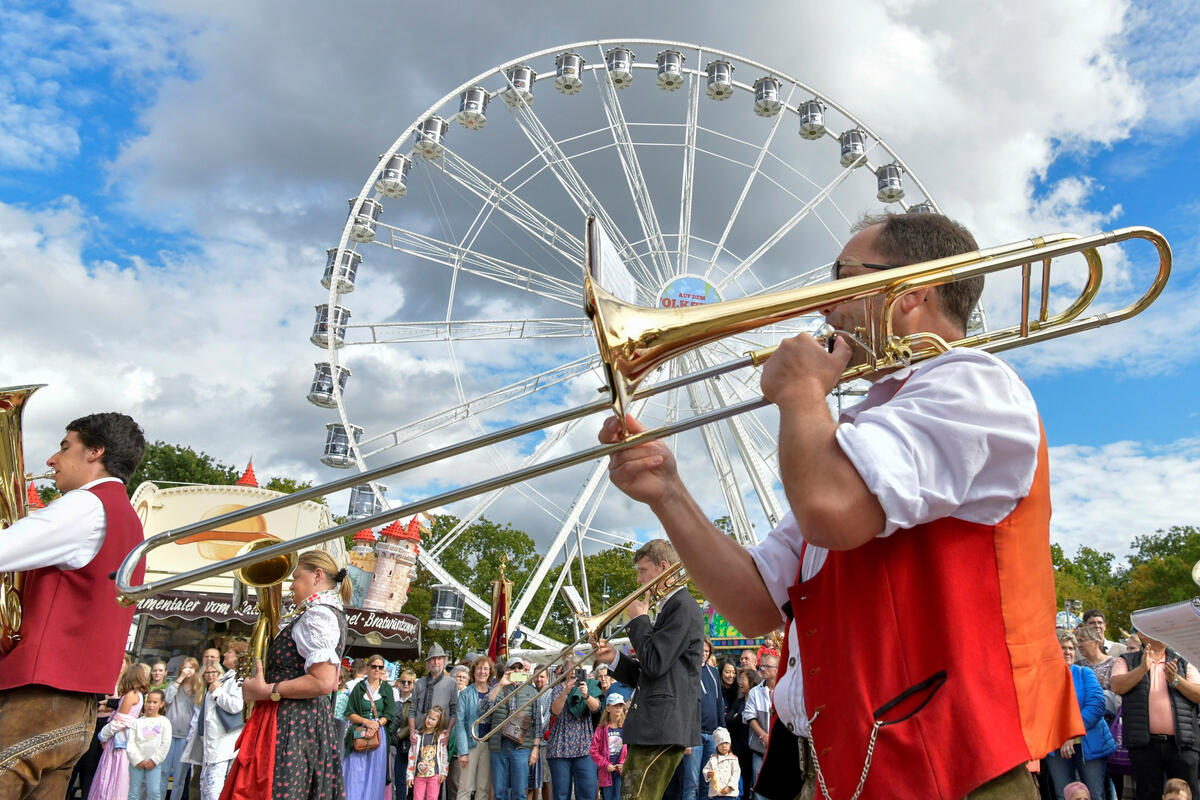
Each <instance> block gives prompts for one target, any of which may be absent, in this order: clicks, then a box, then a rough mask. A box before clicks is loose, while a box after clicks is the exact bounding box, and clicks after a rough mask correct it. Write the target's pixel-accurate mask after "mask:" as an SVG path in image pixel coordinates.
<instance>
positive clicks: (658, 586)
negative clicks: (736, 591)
mask: <svg viewBox="0 0 1200 800" xmlns="http://www.w3.org/2000/svg"><path fill="white" fill-rule="evenodd" d="M687 581H688V577H687V570H686V568H685V567H684V566H683V562H682V561H676V562H675V563H674V564H672V565H671V566H669V567H667V568H666V569H665V570H663V572H662V573H661V574H660V575H659V576H658V577H656V578H654V579H653V580H652V581H650V582H649V583H647V584H645V585H644V586H639V587H638V588H637V589H635V590H634V591H632V592H630V593H629V594H628V595H626V596H625V597H623V598H621V599H620V600H618V601H617V602H616V603H615V604H613V605H612V606H610V607H609V608H608V609H606V610H604V611H602V612H600V613H599V614H594V615H592V616H583V614H582V613H581V612H582V610H583V609H582V608H581V607H580V605H579V601H578V599H577V598H572V597H571V596H570V595H567V597H568V605H570V606H571V610H572V611H573V612H574V613H575V614H576V619H577V621H578V622H579V626H580V628H582V630H583V633H582V634H580V636H579V637H578V638H576V639H575V641H573V642H571V643H570V644H569V645H567V646H566V647H564V648H563V649H562V650H560V651H558V655H556V656H554V658H552V659H550V660H549V661H547V662H546V663H545V664H544V665H543V666H541V667H539V668H538V670H537V672H535V673H533V674H532V675H530V676H529V680H530V681H534V680H536V679H537V677H538V676H539V675H541V674H542V673H543V672H549V671H550V669H551V668H552V667H553V666H554V665H556V664H559V663H562V662H564V661H565V660H566V659H567V657H568V656H570V655H571V654H572V653H573V652H574V651H575V648H576V647H578V646H579V645H581V644H583V643H585V642H590V643H591V644H593V645H595V644H596V641H597V639H598V638H599V636H600V634H601V632H602V631H603V630H604V629H605V628H606V627H608V626H609V625H610V624H611V623H612V622H613V620H615V619H616V618H617V617H619V616H621V614H623V613H624V612H625V609H627V608H629V604H630V603H632V602H633V601H634V600H637V599H638V598H639V597H646V599H647V603H648V604H649V605H651V606H656V605H658V604H659V603H661V602H662V601H663V600H664V599H666V597H667V595H669V594H671V593H672V592H674V591H675V590H676V589H679V588H680V587H682V586H684V585H685V584H687ZM631 621H632V620H631ZM628 625H629V623H625V625H623V626H622V627H621V628H620V630H624V629H625V627H628ZM570 676H571V673H570V672H569V671H567V670H563V671H562V674H560V675H558V676H556V677H555V678H554V680H552V681H548V682H547V683H546V685H545V686H543V687H542V688H541V689H539V690H538V693H537V694H535V695H534V696H533V697H531V698H529V699H528V700H526V701H525V702H524V703H522V704H521V705H519V706H517V707H516V708H515V709H513V710H512V711H511V712H509V714H508V716H507V717H505V718H504V719H503V720H501V721H500V722H498V723H497V724H495V725H493V726H492V728H491V730H489V731H488V732H487V733H485V734H483V735H482V736H480V735H479V734H478V733H476V732H475V727H476V726H477V725H478V724H479V723H480V721H481V720H479V719H477V720H475V721H474V722H473V723H471V738H472V739H474V740H475V741H477V742H486V741H487V740H488V739H490V738H492V737H493V736H495V735H496V733H498V732H499V731H500V730H501V729H502V728H503V727H504V726H505V725H507V724H508V723H509V722H510V721H512V720H513V719H515V718H516V717H517V716H518V715H519V714H521V713H522V712H524V711H525V709H527V708H529V707H530V706H531V705H533V704H534V703H535V702H537V699H538V698H539V697H541V696H542V695H544V694H545V693H546V692H549V691H551V690H552V689H553V688H554V687H555V686H558V685H559V684H560V683H562V682H563V681H565V680H566V679H567V678H569V677H570ZM513 691H515V690H513Z"/></svg>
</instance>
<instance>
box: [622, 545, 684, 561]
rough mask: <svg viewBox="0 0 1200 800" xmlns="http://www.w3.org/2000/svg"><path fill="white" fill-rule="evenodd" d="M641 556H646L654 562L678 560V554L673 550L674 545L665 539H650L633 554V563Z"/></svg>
mask: <svg viewBox="0 0 1200 800" xmlns="http://www.w3.org/2000/svg"><path fill="white" fill-rule="evenodd" d="M643 558H648V559H650V560H651V561H652V562H654V563H655V564H661V563H662V562H664V561H665V562H667V563H668V564H674V563H675V562H676V561H678V560H679V554H678V553H676V552H675V547H674V545H672V544H671V543H670V542H668V541H667V540H666V539H651V540H650V541H648V542H646V543H645V544H644V545H642V546H641V547H639V548H638V551H637V552H636V553H634V554H633V563H634V564H636V563H637V562H639V561H641V560H642V559H643Z"/></svg>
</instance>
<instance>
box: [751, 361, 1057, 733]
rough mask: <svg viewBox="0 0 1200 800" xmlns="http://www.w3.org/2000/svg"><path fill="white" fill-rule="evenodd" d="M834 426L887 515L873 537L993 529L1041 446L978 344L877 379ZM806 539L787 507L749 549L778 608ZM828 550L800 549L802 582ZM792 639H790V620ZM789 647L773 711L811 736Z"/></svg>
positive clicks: (1015, 382)
mask: <svg viewBox="0 0 1200 800" xmlns="http://www.w3.org/2000/svg"><path fill="white" fill-rule="evenodd" d="M840 423H841V424H839V425H838V428H837V434H836V435H837V441H838V444H839V445H840V446H841V448H842V451H843V452H845V454H846V456H847V457H848V458H849V459H850V461H851V462H852V463H853V464H854V467H855V469H856V470H857V471H858V474H859V475H860V476H861V477H862V479H863V481H864V482H865V483H866V485H867V488H868V489H870V490H871V493H872V494H874V495H875V497H876V498H877V499H878V500H879V504H880V506H882V508H883V511H884V514H885V516H886V519H887V521H886V523H885V525H884V528H883V530H882V531H880V532H879V536H891V535H892V534H893V533H895V532H896V531H897V530H900V529H902V528H912V527H914V526H916V525H921V524H923V523H926V522H932V521H933V520H936V519H942V518H944V517H955V518H957V519H962V520H965V521H968V522H976V523H980V524H984V525H993V524H995V523H997V522H1000V521H1001V520H1003V519H1004V518H1005V517H1007V516H1008V515H1009V514H1010V513H1012V511H1013V509H1014V508H1016V505H1017V503H1018V502H1019V501H1020V500H1021V499H1022V498H1024V497H1025V495H1027V494H1028V493H1029V489H1030V487H1031V486H1032V484H1033V475H1034V471H1035V470H1036V468H1037V454H1038V447H1039V445H1040V443H1041V424H1040V421H1039V419H1038V414H1037V407H1036V406H1035V405H1034V402H1033V396H1032V395H1031V394H1030V393H1029V389H1028V388H1027V387H1026V386H1025V384H1024V383H1022V382H1021V380H1020V379H1019V378H1018V377H1017V375H1016V373H1014V372H1013V371H1012V369H1011V368H1009V367H1008V365H1006V364H1005V363H1004V362H1003V361H1001V360H1000V359H998V358H996V357H995V356H993V355H990V354H988V353H984V352H981V351H979V350H971V349H966V348H964V349H958V350H951V351H950V352H948V353H945V354H943V355H940V356H937V357H936V358H932V359H929V360H927V361H922V362H920V363H918V364H915V365H913V366H911V367H907V368H905V369H902V370H898V371H897V372H894V373H892V374H890V375H887V376H884V377H883V378H880V379H879V380H878V381H876V382H875V383H874V384H873V385H872V386H871V388H870V389H869V390H868V392H867V395H866V397H865V398H863V401H862V402H861V403H859V404H857V405H855V406H854V407H852V408H850V409H848V410H846V411H845V412H844V413H843V414H842V418H841V420H840ZM901 535H905V534H904V533H901ZM803 541H804V537H803V534H802V533H801V532H800V528H799V526H798V525H797V524H796V518H795V516H793V515H792V514H791V512H789V513H788V514H787V515H786V516H784V518H783V519H782V520H781V521H780V523H779V525H778V526H777V527H776V528H775V529H774V530H773V531H771V532H770V533H769V534H768V535H767V538H766V539H764V540H763V541H762V542H760V543H759V544H757V545H755V546H753V547H750V548H749V551H750V555H751V557H752V558H753V559H754V563H755V566H756V567H757V568H758V572H759V574H760V575H761V576H762V579H763V582H764V583H765V584H766V586H767V590H768V591H769V592H770V594H771V599H772V600H774V601H775V604H776V605H777V606H779V607H780V608H781V609H782V607H783V605H784V604H785V603H787V601H788V596H787V590H788V588H790V587H791V586H793V585H795V583H796V574H797V572H798V571H799V570H800V554H801V549H802V548H801V545H802V544H803ZM827 552H828V551H826V550H825V549H823V548H820V547H817V546H814V545H811V544H810V545H809V546H808V547H807V548H804V569H803V572H802V573H801V580H802V581H806V580H809V579H811V578H812V577H813V576H815V575H816V574H817V573H818V572H820V570H821V567H823V566H824V564H825V558H826V554H827ZM781 616H782V612H781ZM788 641H789V642H795V641H796V626H795V624H794V623H793V624H792V625H790V626H789V628H788ZM789 651H790V652H789V659H788V663H787V671H786V672H785V674H784V675H783V677H781V678H780V679H779V684H778V685H777V686H776V687H775V709H776V712H777V713H778V714H779V718H780V719H781V720H782V721H783V722H784V723H785V724H787V725H788V727H789V729H791V730H792V732H793V733H795V734H797V735H800V736H807V735H808V732H809V726H808V722H809V720H808V717H807V715H806V713H805V710H804V683H803V678H802V674H801V670H800V669H798V668H797V666H796V663H797V661H798V658H799V653H797V652H795V651H794V650H792V649H791V648H789Z"/></svg>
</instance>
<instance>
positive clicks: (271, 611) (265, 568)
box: [233, 536, 297, 719]
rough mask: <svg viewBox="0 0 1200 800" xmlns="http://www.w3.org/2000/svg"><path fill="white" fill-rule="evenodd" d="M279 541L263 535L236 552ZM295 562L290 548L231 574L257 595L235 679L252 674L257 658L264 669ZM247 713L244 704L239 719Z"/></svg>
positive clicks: (247, 707)
mask: <svg viewBox="0 0 1200 800" xmlns="http://www.w3.org/2000/svg"><path fill="white" fill-rule="evenodd" d="M282 541H283V540H282V539H280V538H279V537H277V536H263V537H262V538H261V539H255V540H254V541H252V542H246V544H244V545H242V547H241V549H239V550H238V555H241V554H243V553H254V552H257V551H259V550H262V549H263V548H266V547H270V546H271V545H275V544H279V543H280V542H282ZM296 561H297V556H296V551H294V550H293V551H290V552H286V553H283V554H281V555H277V556H272V557H271V558H267V559H264V560H262V561H255V562H253V563H250V564H247V565H246V566H244V567H239V568H238V569H237V570H236V571H235V572H234V573H233V576H234V578H235V579H236V580H237V581H240V582H241V583H242V584H243V585H245V586H249V587H251V588H253V589H255V590H256V592H255V593H256V594H257V595H258V620H257V621H256V622H255V623H254V630H253V631H252V632H251V633H250V647H249V649H248V650H247V651H246V654H245V655H244V656H243V657H242V659H239V663H238V677H239V678H247V677H249V676H251V675H253V674H254V671H255V669H256V664H257V662H259V661H262V662H263V667H264V668H265V667H266V664H267V650H268V649H269V648H270V646H271V640H272V639H274V638H275V634H277V633H279V621H280V619H282V613H283V586H282V584H283V582H284V581H285V580H287V576H288V575H291V574H292V570H294V569H295V568H296ZM235 610H236V609H235ZM243 659H244V660H243ZM249 714H250V707H249V705H247V706H246V707H244V708H243V709H242V718H243V719H248V718H249Z"/></svg>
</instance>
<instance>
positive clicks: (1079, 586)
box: [1051, 525, 1200, 639]
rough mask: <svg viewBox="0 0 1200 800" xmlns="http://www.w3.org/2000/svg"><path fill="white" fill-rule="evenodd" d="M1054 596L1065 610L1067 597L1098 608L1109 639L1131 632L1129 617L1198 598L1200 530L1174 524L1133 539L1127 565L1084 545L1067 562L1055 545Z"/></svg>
mask: <svg viewBox="0 0 1200 800" xmlns="http://www.w3.org/2000/svg"><path fill="white" fill-rule="evenodd" d="M1051 559H1052V561H1053V564H1054V584H1055V598H1056V600H1057V602H1058V607H1059V608H1062V606H1063V601H1064V600H1066V599H1067V598H1071V599H1078V600H1081V601H1083V608H1084V610H1087V609H1089V608H1099V609H1101V610H1102V611H1103V612H1104V614H1105V619H1106V620H1107V622H1108V634H1109V638H1110V639H1112V638H1115V637H1117V636H1119V635H1120V631H1121V630H1126V631H1128V630H1130V627H1131V622H1130V615H1131V614H1132V613H1133V612H1134V611H1136V610H1138V609H1141V608H1149V607H1152V606H1159V605H1165V604H1168V603H1177V602H1180V601H1182V600H1190V599H1191V598H1193V597H1195V596H1196V595H1197V587H1196V584H1195V583H1193V582H1192V579H1191V574H1192V565H1193V564H1195V563H1196V562H1197V561H1198V560H1200V528H1196V527H1193V526H1179V525H1175V526H1172V527H1170V528H1168V529H1167V530H1158V531H1156V532H1155V533H1153V534H1145V535H1141V536H1136V537H1134V540H1133V552H1131V553H1130V555H1129V557H1128V565H1126V566H1122V565H1116V564H1115V563H1114V562H1115V560H1116V559H1115V557H1114V556H1113V554H1112V553H1101V552H1098V551H1097V550H1095V549H1093V548H1091V547H1080V548H1079V550H1078V551H1077V552H1076V554H1075V556H1074V557H1073V558H1067V557H1066V555H1065V554H1064V553H1063V551H1062V548H1061V547H1059V546H1058V545H1052V546H1051Z"/></svg>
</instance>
